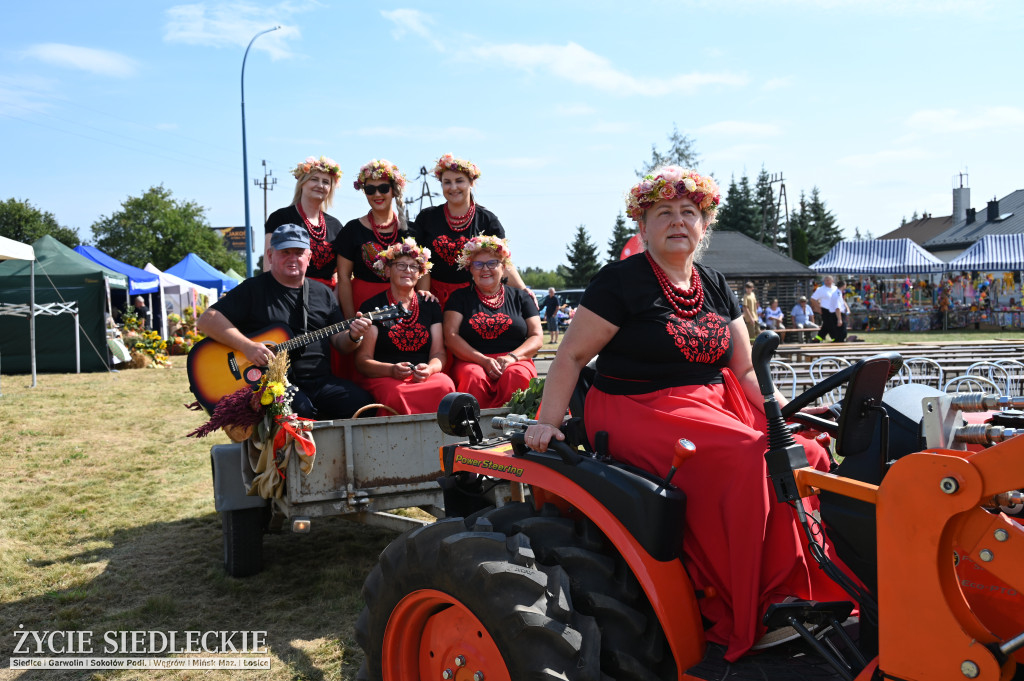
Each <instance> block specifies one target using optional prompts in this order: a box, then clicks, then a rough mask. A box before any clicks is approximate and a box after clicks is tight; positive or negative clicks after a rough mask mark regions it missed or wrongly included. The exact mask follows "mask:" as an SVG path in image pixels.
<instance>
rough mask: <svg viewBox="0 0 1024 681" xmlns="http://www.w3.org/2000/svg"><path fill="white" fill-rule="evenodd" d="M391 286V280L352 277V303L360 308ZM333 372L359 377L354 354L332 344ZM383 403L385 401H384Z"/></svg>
mask: <svg viewBox="0 0 1024 681" xmlns="http://www.w3.org/2000/svg"><path fill="white" fill-rule="evenodd" d="M390 286H391V284H390V282H386V281H382V282H374V281H363V280H362V279H355V278H353V279H352V305H353V307H354V308H355V309H356V310H358V309H359V306H360V305H362V304H363V303H365V302H366V301H367V300H369V299H370V298H373V297H374V296H375V295H377V294H378V293H383V292H384V291H387V290H388V288H389V287H390ZM331 373H332V374H334V375H335V376H337V377H338V378H344V379H347V380H349V381H356V380H358V379H359V372H358V371H356V362H355V358H354V357H353V356H352V355H343V354H341V353H340V352H338V351H337V350H335V349H334V346H331ZM382 404H383V403H382Z"/></svg>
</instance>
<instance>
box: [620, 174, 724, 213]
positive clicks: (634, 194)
mask: <svg viewBox="0 0 1024 681" xmlns="http://www.w3.org/2000/svg"><path fill="white" fill-rule="evenodd" d="M683 197H686V198H688V199H690V200H691V201H693V202H694V203H695V204H697V206H698V207H699V208H700V210H701V212H702V213H707V212H708V211H711V222H714V219H715V216H714V213H715V211H717V210H718V204H719V202H720V201H721V200H722V194H721V191H720V190H719V188H718V184H717V183H716V182H715V181H714V180H713V179H712V178H711V176H710V175H701V174H700V173H698V172H697V171H696V170H690V169H689V168H680V167H679V166H665V167H663V168H659V169H658V171H657V174H652V175H645V176H644V178H643V179H642V180H640V182H638V183H637V184H635V185H633V188H632V189H630V190H629V194H627V195H626V212H627V213H628V214H629V217H631V218H633V219H634V220H636V221H638V222H639V220H640V218H642V217H643V215H644V211H645V210H647V209H648V208H650V207H651V206H653V205H654V204H655V203H657V202H658V201H661V200H667V199H676V198H683Z"/></svg>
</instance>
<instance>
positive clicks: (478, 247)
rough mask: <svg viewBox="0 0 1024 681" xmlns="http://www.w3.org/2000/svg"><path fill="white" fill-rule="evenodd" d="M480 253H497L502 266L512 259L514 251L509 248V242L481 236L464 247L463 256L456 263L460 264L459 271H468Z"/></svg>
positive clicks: (489, 236) (494, 237) (484, 235)
mask: <svg viewBox="0 0 1024 681" xmlns="http://www.w3.org/2000/svg"><path fill="white" fill-rule="evenodd" d="M479 251H493V252H494V253H497V255H498V257H499V258H500V259H501V262H502V264H506V263H508V262H509V261H510V260H511V259H512V251H510V250H509V248H508V241H506V240H505V239H499V238H498V237H496V236H491V235H490V234H481V235H480V236H475V237H473V238H472V239H470V240H469V241H467V242H466V243H465V244H464V245H463V246H462V254H461V255H460V256H459V258H458V260H457V261H456V262H458V263H459V269H463V270H468V269H469V268H470V264H469V263H470V262H471V261H472V260H473V256H474V255H475V254H476V253H478V252H479Z"/></svg>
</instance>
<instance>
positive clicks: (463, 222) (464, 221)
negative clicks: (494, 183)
mask: <svg viewBox="0 0 1024 681" xmlns="http://www.w3.org/2000/svg"><path fill="white" fill-rule="evenodd" d="M474 215H476V204H475V203H473V202H470V204H469V210H468V211H467V212H466V214H465V215H463V216H462V217H458V218H457V217H453V216H452V214H451V211H449V210H448V204H447V203H446V204H444V219H445V220H447V221H448V226H449V227H451V228H452V231H454V232H464V231H466V230H467V229H468V228H469V223H471V222H472V221H473V216H474Z"/></svg>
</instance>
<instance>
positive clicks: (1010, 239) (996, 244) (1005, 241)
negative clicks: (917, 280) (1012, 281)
mask: <svg viewBox="0 0 1024 681" xmlns="http://www.w3.org/2000/svg"><path fill="white" fill-rule="evenodd" d="M946 269H947V270H948V271H950V272H958V271H965V272H970V271H974V272H977V271H984V270H989V271H996V272H1012V271H1014V270H1020V269H1024V234H986V235H985V236H983V237H981V239H979V240H978V241H976V242H974V244H973V245H971V247H970V248H968V249H967V250H966V251H964V252H963V253H961V254H960V255H958V256H957V257H955V258H953V259H952V260H950V261H949V262H948V263H946Z"/></svg>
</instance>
